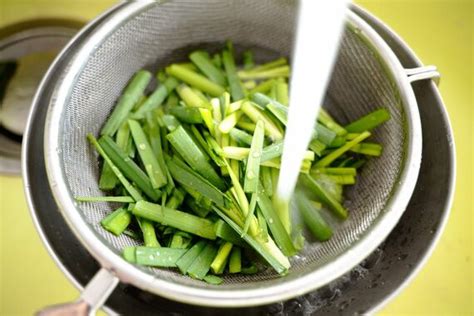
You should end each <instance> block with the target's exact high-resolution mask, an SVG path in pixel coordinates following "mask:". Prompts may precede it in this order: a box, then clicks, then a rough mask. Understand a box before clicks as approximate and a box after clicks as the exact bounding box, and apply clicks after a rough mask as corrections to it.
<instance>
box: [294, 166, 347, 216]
mask: <svg viewBox="0 0 474 316" xmlns="http://www.w3.org/2000/svg"><path fill="white" fill-rule="evenodd" d="M302 180H303V182H304V183H305V184H306V185H307V186H308V187H309V189H310V190H311V191H312V192H313V193H314V194H315V195H316V196H317V197H318V199H319V200H320V201H321V202H322V203H324V204H325V205H327V206H329V208H330V209H331V210H332V211H333V212H334V214H335V215H336V216H337V217H339V218H341V219H346V218H347V215H348V214H347V210H346V209H345V208H344V206H342V205H341V204H340V203H339V202H338V201H337V199H336V198H335V197H334V196H333V195H332V194H330V193H329V192H327V191H326V190H325V189H324V188H323V187H322V186H321V185H320V184H319V183H318V182H317V181H315V180H314V179H313V178H312V177H310V176H309V175H305V176H302Z"/></svg>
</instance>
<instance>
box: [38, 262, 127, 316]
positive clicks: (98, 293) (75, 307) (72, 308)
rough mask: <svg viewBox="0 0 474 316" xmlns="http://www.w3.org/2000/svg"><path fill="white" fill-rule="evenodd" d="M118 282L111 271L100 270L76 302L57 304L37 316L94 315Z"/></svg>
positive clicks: (41, 311)
mask: <svg viewBox="0 0 474 316" xmlns="http://www.w3.org/2000/svg"><path fill="white" fill-rule="evenodd" d="M118 282H119V279H118V277H116V276H115V275H114V274H113V273H112V272H111V271H109V270H107V269H105V268H102V269H100V270H99V272H97V273H96V275H95V276H94V277H93V278H92V280H91V281H90V282H89V284H87V286H86V287H85V289H84V291H83V292H82V294H81V296H80V298H79V299H78V300H77V301H76V302H72V303H65V304H58V305H53V306H49V307H46V308H44V309H42V310H40V311H39V312H38V313H37V315H38V316H70V315H74V316H83V315H84V316H85V315H94V314H95V312H96V311H97V309H99V308H100V307H101V306H102V305H103V304H104V302H105V301H106V300H107V298H108V297H109V296H110V294H111V293H112V291H113V290H114V289H115V287H116V286H117V284H118Z"/></svg>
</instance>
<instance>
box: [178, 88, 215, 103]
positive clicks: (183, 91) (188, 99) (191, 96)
mask: <svg viewBox="0 0 474 316" xmlns="http://www.w3.org/2000/svg"><path fill="white" fill-rule="evenodd" d="M176 92H178V95H179V96H180V98H181V99H182V100H183V101H184V103H185V104H186V105H187V106H190V107H197V108H208V107H209V104H208V102H206V100H203V99H202V98H201V97H200V96H199V95H198V94H197V93H196V92H194V90H193V89H191V88H190V87H189V86H187V85H185V84H184V83H182V84H180V85H179V86H178V87H177V88H176Z"/></svg>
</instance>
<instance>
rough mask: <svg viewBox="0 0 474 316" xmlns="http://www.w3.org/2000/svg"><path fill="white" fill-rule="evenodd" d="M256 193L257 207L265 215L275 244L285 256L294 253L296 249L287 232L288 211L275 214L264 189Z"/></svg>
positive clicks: (288, 223)
mask: <svg viewBox="0 0 474 316" xmlns="http://www.w3.org/2000/svg"><path fill="white" fill-rule="evenodd" d="M257 194H258V199H257V203H258V206H259V209H260V211H261V212H262V214H263V216H264V217H265V220H266V222H267V226H268V228H269V229H270V232H271V233H272V236H273V238H274V240H275V242H276V244H277V245H278V247H279V248H280V249H281V251H282V252H283V254H284V255H285V256H293V255H295V254H296V249H295V247H294V246H293V242H292V241H291V237H290V235H289V234H288V231H289V227H290V225H291V223H290V217H289V213H288V214H278V215H277V213H276V212H275V208H274V207H273V205H272V202H271V201H270V199H269V198H268V196H267V195H266V194H265V191H264V190H259V192H258V193H257ZM282 215H283V216H282ZM280 216H281V217H280ZM287 227H288V228H287Z"/></svg>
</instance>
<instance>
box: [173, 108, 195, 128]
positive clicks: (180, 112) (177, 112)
mask: <svg viewBox="0 0 474 316" xmlns="http://www.w3.org/2000/svg"><path fill="white" fill-rule="evenodd" d="M169 112H170V113H171V114H173V115H174V116H176V118H177V119H178V120H180V121H181V122H183V123H188V124H201V123H203V120H202V116H201V112H200V111H199V109H197V108H192V107H184V106H175V107H172V108H171V109H170V110H169Z"/></svg>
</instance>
